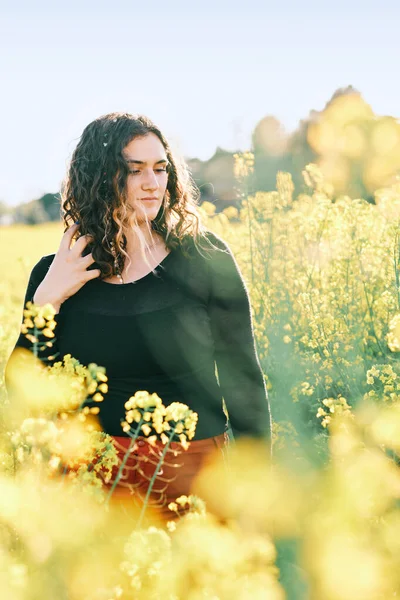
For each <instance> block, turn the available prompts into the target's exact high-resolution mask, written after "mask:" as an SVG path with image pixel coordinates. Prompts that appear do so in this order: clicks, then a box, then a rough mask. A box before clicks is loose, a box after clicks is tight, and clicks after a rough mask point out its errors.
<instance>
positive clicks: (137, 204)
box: [122, 133, 168, 221]
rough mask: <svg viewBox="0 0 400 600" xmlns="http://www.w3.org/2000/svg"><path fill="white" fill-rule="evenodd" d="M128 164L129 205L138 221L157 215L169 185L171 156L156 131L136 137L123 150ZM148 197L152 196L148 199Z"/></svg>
mask: <svg viewBox="0 0 400 600" xmlns="http://www.w3.org/2000/svg"><path fill="white" fill-rule="evenodd" d="M122 155H123V157H124V158H125V159H126V161H127V162H128V163H129V164H128V166H129V171H130V173H129V175H128V179H127V200H128V204H129V205H130V206H131V207H132V208H134V209H135V211H136V215H137V219H138V221H145V220H146V215H147V218H148V220H149V221H152V220H153V219H155V218H156V216H157V213H158V211H159V210H160V207H161V205H162V202H163V198H164V194H165V190H166V188H167V182H168V173H167V171H166V168H167V164H168V159H167V155H166V152H165V149H164V146H163V145H162V143H161V142H160V140H159V139H158V137H157V136H156V135H155V134H154V133H148V134H147V135H146V136H145V137H140V138H135V139H134V140H132V141H131V142H129V144H128V145H127V146H125V148H124V149H123V151H122ZM146 198H153V199H151V200H146Z"/></svg>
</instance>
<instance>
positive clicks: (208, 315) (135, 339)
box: [16, 113, 271, 512]
mask: <svg viewBox="0 0 400 600" xmlns="http://www.w3.org/2000/svg"><path fill="white" fill-rule="evenodd" d="M196 193H197V192H196V188H195V186H194V184H193V183H192V181H191V178H190V176H189V174H188V170H187V167H186V166H185V165H184V164H180V163H178V161H177V160H176V158H175V157H174V156H173V154H172V152H171V149H170V147H169V144H168V142H167V140H166V139H165V137H164V136H163V135H162V133H161V132H160V130H159V129H158V128H157V127H156V126H155V125H154V124H153V123H152V122H151V121H150V119H148V118H146V117H144V116H134V115H131V114H124V113H111V114H107V115H105V116H102V117H100V118H98V119H96V120H95V121H93V122H92V123H90V124H89V125H88V126H87V127H86V128H85V130H84V131H83V134H82V136H81V139H80V141H79V143H78V145H77V147H76V149H75V151H74V153H73V156H72V159H71V164H70V167H69V171H68V174H67V177H66V180H65V182H64V185H63V190H62V208H63V219H64V222H65V226H66V231H65V233H64V235H63V237H62V240H61V244H60V247H59V249H58V251H57V253H56V254H50V255H47V256H44V257H43V258H42V259H41V260H40V261H39V262H38V263H37V264H36V265H35V267H34V268H33V270H32V273H31V276H30V280H29V283H28V288H27V291H26V295H25V303H26V302H27V301H28V300H32V301H33V302H35V303H37V304H39V305H42V304H45V303H48V302H50V303H51V304H52V305H53V306H54V307H55V309H56V312H57V315H56V321H57V327H56V331H55V333H56V348H54V347H53V348H51V349H47V356H48V355H49V354H50V353H54V351H55V350H57V351H58V353H59V354H58V356H57V360H61V359H62V357H63V356H64V355H66V354H71V355H72V356H73V357H74V358H77V359H78V360H79V361H80V362H81V363H82V364H85V365H87V364H88V363H90V362H95V363H97V364H98V365H102V366H104V367H105V368H106V374H107V376H108V393H107V394H106V395H105V399H104V401H103V402H102V403H101V405H100V414H99V420H100V424H101V428H102V429H103V430H104V431H105V432H107V433H108V434H110V435H111V436H113V438H114V441H115V445H116V447H117V449H118V450H119V451H120V452H121V457H122V454H123V451H124V450H125V449H126V448H127V446H128V443H129V437H128V436H127V433H126V432H124V431H123V430H122V426H121V423H122V421H124V419H125V408H124V405H125V402H126V401H127V400H128V398H129V397H131V396H132V395H133V394H134V393H135V392H136V391H137V390H146V391H148V392H150V393H153V392H156V393H157V394H158V396H159V397H160V398H161V399H162V401H163V403H164V405H168V404H170V403H171V402H175V401H178V402H182V403H184V404H187V405H188V406H189V408H190V409H192V410H193V411H195V412H196V413H197V414H198V424H197V429H196V434H195V437H194V439H193V441H192V442H191V444H190V448H189V449H188V450H186V451H185V452H182V453H181V455H180V457H179V464H180V465H181V466H180V468H179V469H176V468H175V469H174V465H173V464H172V463H167V461H166V466H165V468H164V467H163V470H162V472H161V473H160V477H159V485H158V486H157V485H156V486H155V488H154V493H153V498H154V500H155V502H156V503H158V504H159V505H160V506H161V507H162V510H163V511H164V512H166V511H167V508H166V506H167V504H168V503H169V502H171V501H172V500H174V499H175V498H176V497H177V496H179V495H181V494H186V495H188V494H189V493H190V492H191V489H192V483H193V480H194V477H195V476H196V474H197V473H198V471H199V469H200V467H201V465H202V464H203V461H204V460H205V459H206V457H207V456H208V455H209V454H210V453H211V452H212V451H213V450H214V449H215V448H221V449H222V450H224V447H225V444H226V443H227V441H228V440H227V435H226V417H225V414H224V411H223V402H222V398H224V400H225V403H226V406H227V410H228V413H229V418H230V423H231V428H232V432H233V435H234V437H235V438H238V437H241V436H250V437H253V438H254V437H256V438H263V439H265V442H266V450H267V454H269V453H270V439H271V438H270V414H269V405H268V397H267V392H266V389H265V384H264V378H263V374H262V371H261V368H260V364H259V361H258V357H257V353H256V350H255V344H254V335H253V327H252V319H251V313H250V305H249V297H248V293H247V290H246V287H245V284H244V282H243V279H242V276H241V274H240V271H239V268H238V266H237V263H236V261H235V259H234V257H233V255H232V253H231V251H230V249H229V247H228V246H227V244H226V243H225V242H224V241H223V240H222V239H221V238H220V237H218V236H216V235H215V234H213V233H212V232H210V231H208V230H207V229H205V228H204V226H202V224H201V222H200V220H199V216H198V212H197V196H196ZM75 239H77V241H75V243H73V244H72V242H73V241H74V240H75ZM71 244H72V246H71ZM17 346H25V347H28V346H29V342H28V341H27V340H26V338H25V337H24V336H23V335H22V334H21V335H20V337H19V339H18V341H17V344H16V347H17ZM41 358H43V359H44V358H46V352H43V354H42V356H41ZM215 366H216V367H217V374H218V375H217V374H216V370H215ZM151 453H152V449H151V448H150V446H149V444H147V443H146V440H145V439H144V438H143V439H141V440H140V441H139V443H138V445H137V447H136V449H135V452H134V454H133V456H132V457H131V458H130V459H129V461H130V462H129V463H127V466H126V468H127V470H126V471H125V472H124V477H125V476H126V477H127V479H126V480H125V479H124V480H123V481H122V480H121V482H120V483H119V484H118V486H117V489H118V491H119V493H123V488H124V486H125V489H126V490H128V491H129V489H130V488H132V487H134V486H137V487H138V488H140V489H142V490H144V489H145V487H146V485H147V483H148V480H149V479H150V477H151V473H152V471H151V469H152V468H153V472H154V467H149V464H152V460H151ZM142 459H143V460H142ZM141 460H142V462H141ZM175 462H177V461H175ZM145 463H146V468H142V467H144V465H145ZM146 469H147V471H146ZM149 469H150V470H149ZM163 482H164V483H165V482H166V485H164V483H163ZM116 491H117V490H116ZM157 494H158V497H157Z"/></svg>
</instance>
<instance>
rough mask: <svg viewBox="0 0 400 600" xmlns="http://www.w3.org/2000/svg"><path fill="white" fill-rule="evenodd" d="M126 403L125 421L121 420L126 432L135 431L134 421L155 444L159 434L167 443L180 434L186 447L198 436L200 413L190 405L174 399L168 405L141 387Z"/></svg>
mask: <svg viewBox="0 0 400 600" xmlns="http://www.w3.org/2000/svg"><path fill="white" fill-rule="evenodd" d="M124 406H125V408H126V413H125V420H124V421H122V422H121V426H122V430H123V431H124V432H125V433H127V432H130V431H131V429H132V423H137V424H138V428H139V430H140V431H141V432H142V433H143V434H144V435H145V436H146V437H147V439H148V442H149V443H150V444H152V445H154V444H155V442H156V440H157V439H158V436H159V437H160V439H161V441H162V443H163V444H167V443H168V442H169V441H171V439H173V438H175V436H176V437H177V439H178V440H179V442H180V443H181V444H182V446H183V448H185V449H187V448H188V447H189V444H188V440H191V439H193V437H194V435H195V432H196V425H197V420H198V415H197V413H195V412H194V411H192V410H190V409H189V407H188V406H187V405H186V404H182V403H181V402H172V403H171V404H170V405H168V406H167V407H165V406H164V405H163V403H162V400H161V398H160V397H159V396H158V395H157V394H156V393H153V394H149V392H147V391H142V390H140V391H137V392H136V393H135V395H134V396H131V397H130V398H129V400H128V401H127V402H125V405H124ZM152 431H155V434H153V435H150V433H151V432H152ZM166 432H168V433H169V435H167V433H166ZM157 434H158V435H157ZM171 436H172V438H171Z"/></svg>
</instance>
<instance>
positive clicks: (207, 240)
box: [183, 229, 231, 259]
mask: <svg viewBox="0 0 400 600" xmlns="http://www.w3.org/2000/svg"><path fill="white" fill-rule="evenodd" d="M183 247H184V248H185V249H187V250H189V251H190V252H191V253H192V254H196V255H197V256H201V257H203V258H204V259H211V258H213V257H215V255H216V254H220V253H221V251H222V252H223V253H230V252H231V251H230V248H229V246H228V244H227V242H226V241H225V240H224V239H223V238H222V237H220V236H219V235H217V234H216V233H214V232H213V231H211V230H210V229H204V230H202V231H201V232H200V234H199V235H197V236H196V237H194V236H186V238H185V240H184V244H183Z"/></svg>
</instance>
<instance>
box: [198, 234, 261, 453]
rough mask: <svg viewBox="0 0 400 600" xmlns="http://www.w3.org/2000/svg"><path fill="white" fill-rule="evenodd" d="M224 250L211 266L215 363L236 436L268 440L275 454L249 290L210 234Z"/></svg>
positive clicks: (214, 253)
mask: <svg viewBox="0 0 400 600" xmlns="http://www.w3.org/2000/svg"><path fill="white" fill-rule="evenodd" d="M210 238H211V241H212V243H213V244H214V245H215V246H217V247H218V248H220V250H212V258H210V259H209V260H208V261H207V262H208V265H209V281H210V293H209V300H208V312H209V316H210V322H211V328H212V333H213V338H214V346H215V360H216V364H217V370H218V378H219V384H220V387H221V390H222V395H223V397H224V400H225V403H226V406H227V409H228V413H229V420H230V422H231V426H232V431H233V434H234V436H235V437H236V438H237V437H240V436H251V437H256V438H264V439H266V440H267V443H268V445H269V451H271V415H270V407H269V400H268V393H267V390H266V387H265V382H264V376H263V373H262V370H261V366H260V363H259V359H258V356H257V351H256V348H255V339H254V330H253V322H252V316H251V308H250V301H249V295H248V292H247V288H246V286H245V283H244V281H243V277H242V275H241V273H240V270H239V267H238V265H237V263H236V261H235V259H234V257H233V254H232V252H231V250H230V248H229V247H228V245H227V244H226V242H224V241H223V240H222V239H221V238H219V237H218V236H216V235H215V234H210V233H209V239H210Z"/></svg>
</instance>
